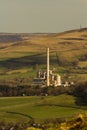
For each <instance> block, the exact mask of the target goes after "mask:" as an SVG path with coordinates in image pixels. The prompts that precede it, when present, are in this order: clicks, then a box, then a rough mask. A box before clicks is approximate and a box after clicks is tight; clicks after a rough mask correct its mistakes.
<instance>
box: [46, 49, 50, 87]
mask: <svg viewBox="0 0 87 130" xmlns="http://www.w3.org/2000/svg"><path fill="white" fill-rule="evenodd" d="M49 84H50V83H49V48H47V86H49Z"/></svg>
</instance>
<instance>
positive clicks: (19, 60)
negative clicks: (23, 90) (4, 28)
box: [0, 28, 87, 80]
mask: <svg viewBox="0 0 87 130" xmlns="http://www.w3.org/2000/svg"><path fill="white" fill-rule="evenodd" d="M47 47H49V48H50V64H51V68H52V67H55V68H56V70H57V71H58V72H59V73H61V75H63V74H64V73H67V71H70V69H69V68H72V69H71V71H70V75H71V74H72V75H74V76H77V74H79V75H78V78H79V77H82V79H81V80H87V78H86V76H87V28H82V29H78V30H70V31H66V32H63V33H49V34H45V33H41V34H40V33H36V34H28V33H27V34H11V33H9V34H7V33H0V74H1V76H0V79H3V78H6V79H7V78H10V77H11V78H15V77H17V76H18V77H19V78H20V77H22V78H24V77H31V79H32V78H33V77H34V76H35V73H36V71H37V69H38V68H40V67H42V68H45V66H46V48H47ZM76 68H77V69H76ZM75 69H76V70H75ZM75 78H76V77H75Z"/></svg>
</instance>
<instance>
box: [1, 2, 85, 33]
mask: <svg viewBox="0 0 87 130" xmlns="http://www.w3.org/2000/svg"><path fill="white" fill-rule="evenodd" d="M80 27H82V28H84V27H87V0H0V32H10V33H11V32H12V33H57V32H63V31H67V30H72V29H78V28H80Z"/></svg>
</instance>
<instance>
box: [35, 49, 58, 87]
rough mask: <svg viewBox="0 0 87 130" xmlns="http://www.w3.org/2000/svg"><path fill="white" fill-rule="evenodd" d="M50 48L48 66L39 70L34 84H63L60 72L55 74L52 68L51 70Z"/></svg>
mask: <svg viewBox="0 0 87 130" xmlns="http://www.w3.org/2000/svg"><path fill="white" fill-rule="evenodd" d="M49 59H50V58H49V48H47V67H46V70H41V69H40V70H39V71H38V72H37V77H36V78H34V80H33V84H34V85H40V86H42V87H43V86H55V87H57V86H61V76H60V75H59V74H54V73H53V71H52V70H50V62H49Z"/></svg>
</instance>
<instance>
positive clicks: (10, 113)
mask: <svg viewBox="0 0 87 130" xmlns="http://www.w3.org/2000/svg"><path fill="white" fill-rule="evenodd" d="M79 113H87V107H83V106H80V107H79V106H77V105H76V98H75V97H73V96H69V95H65V94H63V95H59V96H45V97H41V96H29V97H26V96H25V97H1V98H0V121H2V120H4V121H6V122H18V121H24V122H25V121H28V120H30V118H34V120H35V121H36V122H43V121H44V120H46V119H55V118H66V119H68V118H69V117H71V116H73V115H76V114H79Z"/></svg>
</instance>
